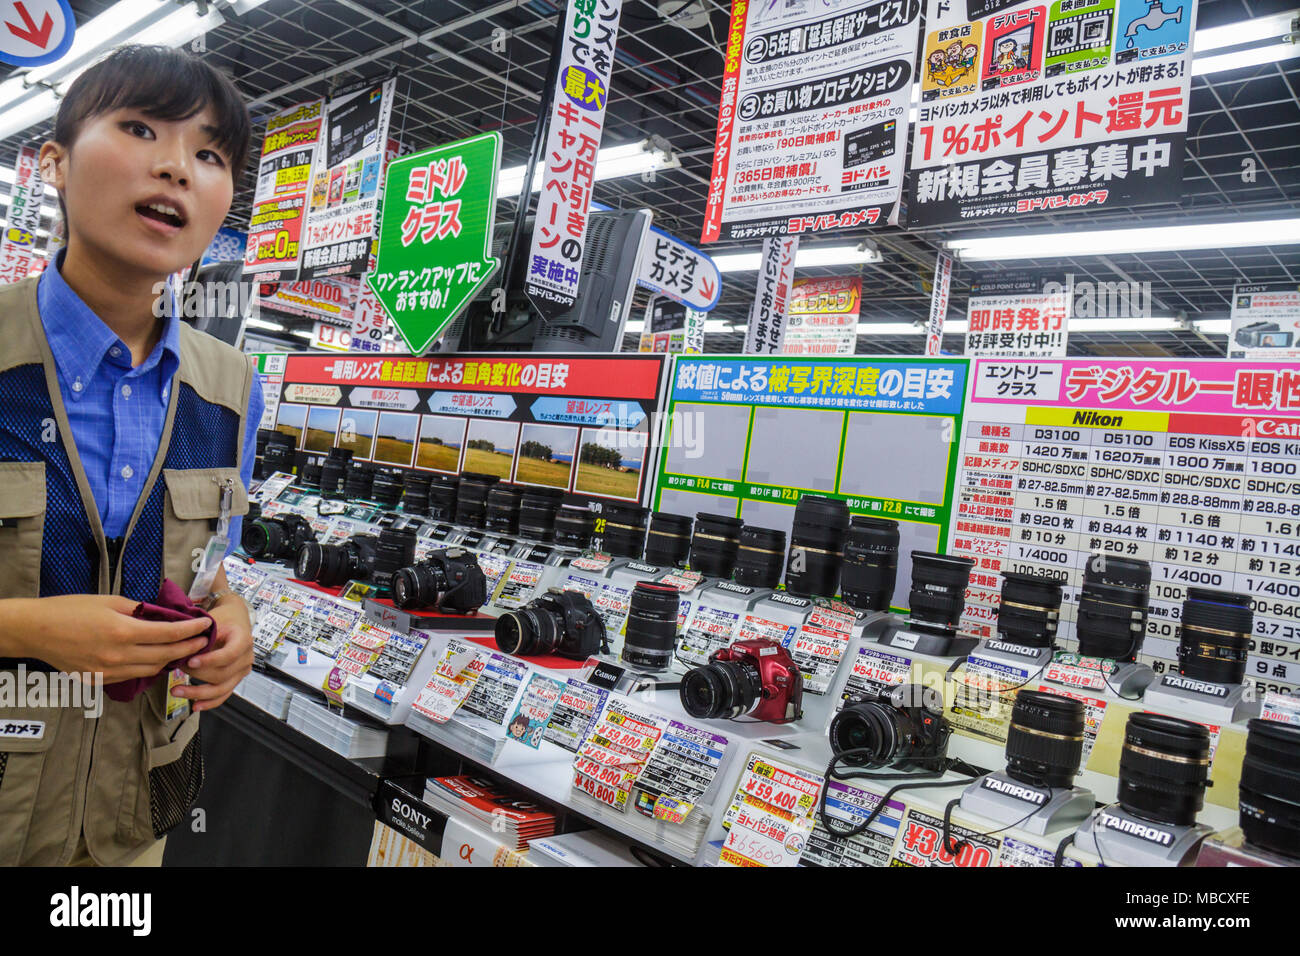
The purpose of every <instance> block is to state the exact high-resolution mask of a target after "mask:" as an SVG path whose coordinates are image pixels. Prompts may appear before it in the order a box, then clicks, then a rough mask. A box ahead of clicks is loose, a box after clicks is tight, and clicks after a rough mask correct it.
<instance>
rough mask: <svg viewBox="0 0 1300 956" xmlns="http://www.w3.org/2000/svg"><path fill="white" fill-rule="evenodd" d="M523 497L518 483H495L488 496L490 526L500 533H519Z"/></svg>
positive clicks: (488, 523)
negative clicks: (520, 506)
mask: <svg viewBox="0 0 1300 956" xmlns="http://www.w3.org/2000/svg"><path fill="white" fill-rule="evenodd" d="M522 497H523V492H522V489H520V488H519V486H518V485H493V486H492V489H491V490H490V491H489V492H488V496H487V526H488V528H490V529H491V530H492V531H496V532H498V533H500V534H518V533H519V503H520V500H521V498H522Z"/></svg>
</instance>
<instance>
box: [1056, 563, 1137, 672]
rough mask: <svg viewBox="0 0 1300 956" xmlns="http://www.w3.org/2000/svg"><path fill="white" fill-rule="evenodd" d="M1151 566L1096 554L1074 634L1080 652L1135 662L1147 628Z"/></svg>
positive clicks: (1086, 574) (1088, 568)
mask: <svg viewBox="0 0 1300 956" xmlns="http://www.w3.org/2000/svg"><path fill="white" fill-rule="evenodd" d="M1150 586H1151V565H1150V564H1148V563H1147V562H1145V561H1140V560H1138V559H1136V558H1113V557H1109V556H1107V555H1103V554H1094V555H1092V556H1091V557H1090V558H1088V563H1087V565H1086V566H1085V568H1084V572H1083V590H1082V592H1081V593H1080V595H1079V610H1078V620H1077V622H1076V623H1075V636H1076V637H1077V638H1078V639H1079V653H1080V654H1082V655H1084V656H1085V657H1104V658H1109V659H1111V660H1116V661H1133V660H1135V659H1136V657H1137V652H1138V649H1139V648H1141V647H1142V638H1143V636H1144V635H1145V633H1146V629H1147V609H1148V606H1149V604H1150V601H1149V598H1148V588H1149V587H1150Z"/></svg>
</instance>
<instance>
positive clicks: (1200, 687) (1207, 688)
mask: <svg viewBox="0 0 1300 956" xmlns="http://www.w3.org/2000/svg"><path fill="white" fill-rule="evenodd" d="M1165 686H1166V687H1173V688H1176V689H1178V690H1191V691H1195V692H1196V693H1198V694H1209V695H1210V696H1211V697H1227V696H1228V688H1227V685H1225V684H1211V683H1208V682H1206V681H1203V680H1193V679H1192V678H1190V677H1176V676H1175V675H1173V674H1168V675H1166V676H1165Z"/></svg>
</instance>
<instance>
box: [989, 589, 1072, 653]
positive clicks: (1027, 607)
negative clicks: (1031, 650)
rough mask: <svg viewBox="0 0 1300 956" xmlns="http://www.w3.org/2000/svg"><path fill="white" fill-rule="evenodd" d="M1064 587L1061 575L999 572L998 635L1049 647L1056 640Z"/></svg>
mask: <svg viewBox="0 0 1300 956" xmlns="http://www.w3.org/2000/svg"><path fill="white" fill-rule="evenodd" d="M1064 586H1065V579H1064V578H1062V577H1054V576H1052V575H1046V574H1019V573H1017V572H1015V571H1004V572H1002V596H1001V601H1000V602H999V604H998V637H999V638H1001V639H1002V640H1004V641H1006V642H1007V643H1008V644H1018V645H1020V646H1021V647H1051V646H1052V642H1053V641H1055V640H1056V625H1057V622H1058V621H1059V619H1060V616H1061V589H1062V588H1063V587H1064Z"/></svg>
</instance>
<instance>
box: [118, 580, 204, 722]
mask: <svg viewBox="0 0 1300 956" xmlns="http://www.w3.org/2000/svg"><path fill="white" fill-rule="evenodd" d="M131 616H132V617H137V618H139V619H140V620H142V621H165V622H175V621H190V620H193V619H194V618H196V617H206V618H207V619H208V630H207V632H206V633H207V638H208V643H207V646H205V647H204V648H203V650H202V651H199V653H200V654H203V653H206V652H207V651H210V650H212V642H213V641H215V640H216V638H217V622H216V621H214V620H213V619H212V616H211V615H210V614H207V613H205V612H204V611H203V610H202V609H201V608H200V607H198V605H196V604H195V603H194V602H193V601H191V600H190V599H189V597H188V595H186V593H185V592H184V591H182V590H181V588H180V585H179V584H177V583H176V582H175V581H173V580H172V579H171V578H168V579H167V580H165V581H163V584H162V587H161V588H160V589H159V591H158V597H157V598H156V599H155V602H154V603H153V604H143V603H142V604H140V605H139V606H138V607H137V608H136V609H135V610H134V611H132V612H131ZM201 636H203V632H200V633H199V634H196V635H195V637H201ZM192 656H193V655H190V657H192ZM187 660H189V657H182V658H180V659H179V660H174V661H172V662H171V663H170V664H168V665H167V666H166V667H164V668H163V669H162V670H160V671H159V672H158V673H157V674H154V675H153V676H152V677H133V678H131V679H130V680H124V681H118V682H117V683H116V684H108V685H106V686H105V687H104V691H105V692H106V693H107V694H108V699H109V700H115V701H117V702H119V703H123V704H124V703H126V702H127V701H131V700H134V699H135V698H136V697H137V696H138V695H139V694H143V693H144V692H145V691H146V690H148V689H149V688H150V687H151V686H152V685H153V682H154V681H156V680H157V679H158V678H159V677H161V676H162V675H163V674H166V673H167V672H168V671H170V670H171V669H172V668H173V667H180V666H181V665H182V664H184V663H185V662H186V661H187Z"/></svg>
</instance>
